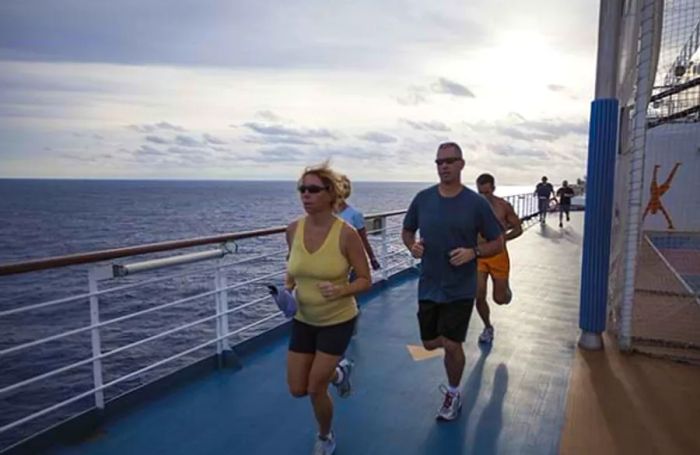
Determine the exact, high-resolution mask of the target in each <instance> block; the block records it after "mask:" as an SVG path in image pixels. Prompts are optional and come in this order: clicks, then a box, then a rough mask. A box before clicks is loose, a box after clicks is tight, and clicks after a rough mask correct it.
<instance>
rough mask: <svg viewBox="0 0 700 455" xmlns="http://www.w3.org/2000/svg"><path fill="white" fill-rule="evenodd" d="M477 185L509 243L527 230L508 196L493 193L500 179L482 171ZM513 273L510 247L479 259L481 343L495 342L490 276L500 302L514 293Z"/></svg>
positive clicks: (508, 299)
mask: <svg viewBox="0 0 700 455" xmlns="http://www.w3.org/2000/svg"><path fill="white" fill-rule="evenodd" d="M476 186H477V188H478V190H479V193H480V194H481V195H482V196H484V197H485V198H486V200H488V201H489V204H491V208H492V209H493V212H494V213H495V214H496V218H497V219H498V222H499V223H501V226H502V227H503V231H504V232H505V239H506V242H507V241H509V240H513V239H514V238H516V237H518V236H520V235H521V234H522V233H523V228H522V226H521V222H520V218H519V217H518V215H517V214H516V213H515V210H513V206H512V205H510V204H509V203H508V202H507V201H506V200H505V199H502V198H500V197H498V196H495V195H494V194H493V192H494V190H495V189H496V181H495V179H494V178H493V176H492V175H491V174H481V175H480V176H479V178H477V179H476ZM509 274H510V258H509V257H508V248H504V249H503V252H501V253H499V254H497V255H496V256H492V257H489V258H479V260H478V275H477V291H476V310H477V312H478V313H479V316H480V317H481V320H482V321H484V326H485V327H484V331H483V332H481V335H479V343H487V344H490V343H492V342H493V335H494V332H493V325H491V318H490V313H491V312H490V310H489V305H488V303H486V286H487V282H488V277H489V275H491V280H492V281H493V300H494V302H496V303H497V304H499V305H505V304H507V303H510V301H511V299H512V298H513V293H512V292H511V290H510V285H509V283H508V276H509Z"/></svg>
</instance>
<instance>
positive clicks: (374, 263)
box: [369, 258, 382, 270]
mask: <svg viewBox="0 0 700 455" xmlns="http://www.w3.org/2000/svg"><path fill="white" fill-rule="evenodd" d="M369 263H370V265H371V266H372V270H379V269H381V268H382V265H381V264H380V263H379V261H378V260H377V258H372V259H370V260H369Z"/></svg>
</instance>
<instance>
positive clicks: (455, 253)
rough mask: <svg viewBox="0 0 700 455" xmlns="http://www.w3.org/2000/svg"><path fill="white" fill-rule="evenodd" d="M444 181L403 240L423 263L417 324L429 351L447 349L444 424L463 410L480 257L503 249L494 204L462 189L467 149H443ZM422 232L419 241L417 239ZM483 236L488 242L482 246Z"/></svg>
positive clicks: (422, 201) (417, 208)
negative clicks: (466, 352) (466, 349)
mask: <svg viewBox="0 0 700 455" xmlns="http://www.w3.org/2000/svg"><path fill="white" fill-rule="evenodd" d="M435 164H436V165H437V171H438V175H439V177H440V183H439V184H438V185H434V186H431V187H430V188H427V189H425V190H423V191H421V192H419V193H418V194H417V195H416V196H415V197H414V198H413V201H412V202H411V205H410V207H409V208H408V212H407V213H406V216H405V218H404V221H403V231H402V234H401V235H402V239H403V242H404V244H405V245H406V247H407V248H408V249H409V250H410V251H411V254H412V255H413V257H415V258H417V259H421V268H420V280H419V282H418V324H419V327H420V337H421V340H422V342H423V346H424V347H425V349H428V350H433V349H437V348H444V349H445V371H446V373H447V381H448V387H444V386H441V388H440V390H441V391H442V392H443V393H444V399H443V403H442V406H441V407H440V409H439V410H438V414H437V418H438V419H439V420H454V419H456V418H457V417H458V416H459V412H460V409H461V406H462V398H461V394H460V382H461V380H462V373H463V372H464V363H465V359H464V351H463V350H462V343H463V342H464V340H465V337H466V334H467V327H468V326H469V318H470V317H471V314H472V309H473V308H474V297H475V295H476V259H477V258H479V257H489V256H493V255H496V254H498V253H500V252H501V251H502V250H503V233H502V229H501V226H500V225H499V223H498V220H497V219H496V216H495V215H494V213H493V210H492V209H491V206H490V205H489V203H488V202H487V201H486V199H484V198H483V197H481V196H479V195H478V194H476V193H475V192H474V191H472V190H470V189H469V188H467V187H465V186H464V185H462V182H461V173H462V169H464V160H463V158H462V150H461V149H460V147H459V145H457V144H456V143H454V142H447V143H444V144H441V145H440V146H439V147H438V151H437V159H436V160H435ZM416 231H419V232H420V240H417V239H416ZM478 235H481V236H483V237H484V238H485V239H486V241H485V242H484V243H481V244H479V243H478V242H477V237H478Z"/></svg>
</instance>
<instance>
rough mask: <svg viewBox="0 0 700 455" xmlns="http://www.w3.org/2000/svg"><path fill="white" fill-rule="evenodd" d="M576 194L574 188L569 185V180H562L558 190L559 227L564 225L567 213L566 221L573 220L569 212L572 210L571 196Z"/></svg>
mask: <svg viewBox="0 0 700 455" xmlns="http://www.w3.org/2000/svg"><path fill="white" fill-rule="evenodd" d="M574 196H575V193H574V189H573V188H571V187H570V186H569V182H567V181H566V180H564V181H563V182H561V188H559V189H558V190H557V197H558V198H559V227H564V223H563V218H564V214H565V213H566V221H567V222H568V221H571V219H570V218H569V212H570V211H571V198H572V197H574Z"/></svg>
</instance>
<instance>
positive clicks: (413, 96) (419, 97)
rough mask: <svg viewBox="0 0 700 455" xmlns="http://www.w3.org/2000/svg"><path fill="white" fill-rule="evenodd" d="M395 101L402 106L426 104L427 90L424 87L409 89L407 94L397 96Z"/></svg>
mask: <svg viewBox="0 0 700 455" xmlns="http://www.w3.org/2000/svg"><path fill="white" fill-rule="evenodd" d="M396 101H397V102H398V103H399V104H401V105H402V106H416V105H418V104H425V103H427V102H428V89H426V88H425V87H415V86H414V87H409V89H408V93H407V94H406V95H404V96H399V97H397V98H396Z"/></svg>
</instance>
